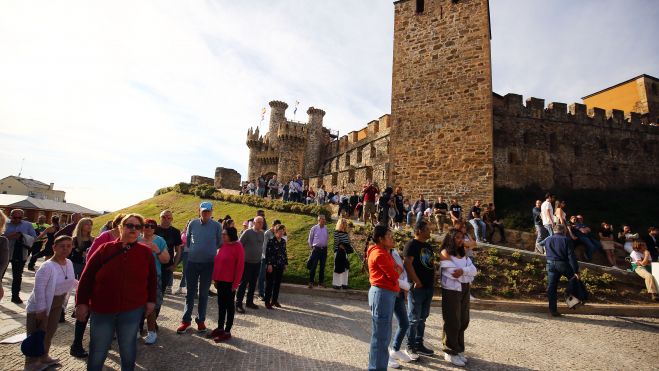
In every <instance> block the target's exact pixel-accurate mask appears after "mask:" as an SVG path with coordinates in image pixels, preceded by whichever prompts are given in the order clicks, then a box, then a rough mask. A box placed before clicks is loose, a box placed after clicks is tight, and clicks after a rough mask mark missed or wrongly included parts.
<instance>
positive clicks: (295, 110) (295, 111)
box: [293, 101, 300, 115]
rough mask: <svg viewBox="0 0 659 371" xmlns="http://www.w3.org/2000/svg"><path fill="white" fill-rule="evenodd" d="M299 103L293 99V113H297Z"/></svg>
mask: <svg viewBox="0 0 659 371" xmlns="http://www.w3.org/2000/svg"><path fill="white" fill-rule="evenodd" d="M298 104H300V102H298V101H295V109H294V110H293V115H295V114H296V113H297V105H298Z"/></svg>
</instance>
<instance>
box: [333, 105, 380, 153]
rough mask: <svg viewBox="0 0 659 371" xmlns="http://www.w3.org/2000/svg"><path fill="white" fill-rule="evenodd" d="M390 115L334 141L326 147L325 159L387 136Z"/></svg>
mask: <svg viewBox="0 0 659 371" xmlns="http://www.w3.org/2000/svg"><path fill="white" fill-rule="evenodd" d="M390 123H391V121H390V115H389V114H386V115H382V116H380V118H379V119H377V120H372V121H371V122H369V123H368V124H366V126H365V127H363V128H361V129H359V130H353V131H351V132H349V133H348V134H347V135H343V136H341V137H340V138H337V139H334V140H333V141H331V142H330V144H329V146H328V151H327V152H328V153H327V157H334V156H336V155H338V154H340V153H343V152H345V151H347V150H349V149H351V148H353V147H359V146H362V145H364V144H366V143H369V142H371V141H373V140H375V139H378V138H381V137H383V136H387V135H389V132H390V129H391V124H390Z"/></svg>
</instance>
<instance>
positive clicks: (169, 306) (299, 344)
mask: <svg viewBox="0 0 659 371" xmlns="http://www.w3.org/2000/svg"><path fill="white" fill-rule="evenodd" d="M33 276H34V274H33V273H32V272H26V273H25V277H26V279H25V280H24V283H23V288H24V290H25V292H24V293H23V294H22V298H23V300H27V297H28V291H27V290H31V289H32V282H33ZM10 277H11V273H10V272H7V274H6V275H5V281H4V282H3V284H4V287H5V288H6V290H8V289H9V284H10V279H9V278H10ZM9 299H10V297H5V298H4V299H2V301H1V302H0V310H1V312H2V313H1V317H0V338H1V339H4V338H7V337H9V336H12V335H15V334H19V333H21V332H23V331H24V323H25V310H24V308H25V306H24V305H20V306H18V305H15V304H13V303H11V302H10V301H9ZM280 301H281V303H282V305H283V306H284V307H283V308H281V309H276V310H272V311H269V310H266V309H265V308H264V307H263V306H261V308H260V309H259V310H249V309H248V310H247V313H246V314H236V322H235V325H234V329H233V331H232V333H233V336H234V338H233V339H231V340H230V341H229V342H228V343H224V344H215V343H214V342H213V341H212V340H209V339H206V338H205V337H203V336H201V335H198V334H197V333H196V331H193V332H189V333H187V334H185V335H178V334H176V332H175V329H176V327H177V326H178V324H179V321H180V316H181V311H182V308H183V302H184V298H183V297H182V296H175V295H167V296H166V297H165V302H164V306H163V310H162V312H161V316H160V319H159V325H160V332H159V334H158V342H157V344H156V345H152V346H148V345H144V344H143V343H142V342H141V341H140V342H139V345H138V359H137V369H139V370H181V369H184V370H360V369H366V365H367V360H368V342H369V338H370V314H369V310H368V305H367V303H366V302H365V301H359V300H350V299H345V298H333V297H320V296H310V295H299V294H292V293H287V292H283V293H282V295H281V298H280ZM259 303H260V302H259ZM72 304H73V302H72V301H71V302H70V303H69V305H70V306H71V308H72ZM208 309H209V310H208V317H209V318H208V319H207V325H209V327H210V328H213V326H214V325H215V323H216V322H215V319H216V318H217V302H216V301H215V298H214V297H212V298H210V303H209V308H208ZM471 313H472V320H471V324H470V326H469V329H468V330H467V333H466V342H467V350H466V355H467V356H468V357H470V363H469V365H468V367H467V369H473V370H504V369H505V370H557V369H572V370H622V369H637V370H650V369H655V370H656V369H657V366H656V365H657V363H656V362H657V361H656V357H653V356H651V354H654V353H653V352H654V350H656V349H659V319H643V318H618V317H601V316H576V315H573V316H570V315H568V316H566V317H564V318H561V319H550V318H549V317H548V316H546V315H544V314H526V313H505V312H494V311H480V310H472V312H471ZM441 324H442V320H441V308H439V307H433V308H432V310H431V316H430V318H429V321H428V325H427V326H426V339H427V343H428V344H429V345H430V346H431V347H432V348H434V349H438V348H439V343H440V337H441ZM72 338H73V319H72V318H71V317H70V310H67V322H66V323H63V324H60V326H59V329H58V331H57V334H56V336H55V339H54V341H53V343H54V345H53V349H52V352H51V356H53V357H57V358H59V359H60V360H61V361H62V366H61V367H60V368H59V369H60V370H82V369H84V367H85V364H84V362H82V361H80V360H77V359H74V358H73V357H71V356H69V354H68V350H69V348H68V347H69V345H70V343H71V340H72ZM87 344H88V337H87V335H86V336H85V346H87ZM653 359H654V362H655V363H652V362H653ZM23 362H24V358H23V356H22V354H21V353H20V350H19V345H18V344H13V345H0V370H20V369H22V366H23ZM118 362H119V355H118V353H117V352H116V342H115V344H114V346H113V350H112V351H111V352H110V354H109V356H108V359H107V361H106V365H107V366H108V369H113V370H116V369H119V366H118ZM403 366H404V369H413V370H444V369H459V368H455V367H450V365H449V364H448V363H446V362H444V361H443V358H441V357H439V356H434V357H422V358H421V360H420V361H419V362H417V363H411V364H404V365H403ZM52 369H54V368H52Z"/></svg>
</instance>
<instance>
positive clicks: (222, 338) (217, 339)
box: [213, 332, 231, 343]
mask: <svg viewBox="0 0 659 371" xmlns="http://www.w3.org/2000/svg"><path fill="white" fill-rule="evenodd" d="M229 339H231V333H230V332H222V334H221V335H219V336H216V337H215V338H214V339H213V341H214V342H216V343H220V342H223V341H227V340H229Z"/></svg>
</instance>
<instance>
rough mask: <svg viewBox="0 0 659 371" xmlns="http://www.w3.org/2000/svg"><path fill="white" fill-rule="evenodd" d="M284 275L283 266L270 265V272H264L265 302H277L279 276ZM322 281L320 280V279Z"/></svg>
mask: <svg viewBox="0 0 659 371" xmlns="http://www.w3.org/2000/svg"><path fill="white" fill-rule="evenodd" d="M283 275H284V268H283V267H272V273H267V271H266V274H265V302H266V303H268V304H273V303H277V302H278V300H279V286H280V285H281V277H282V276H283ZM320 282H321V283H322V281H320Z"/></svg>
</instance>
